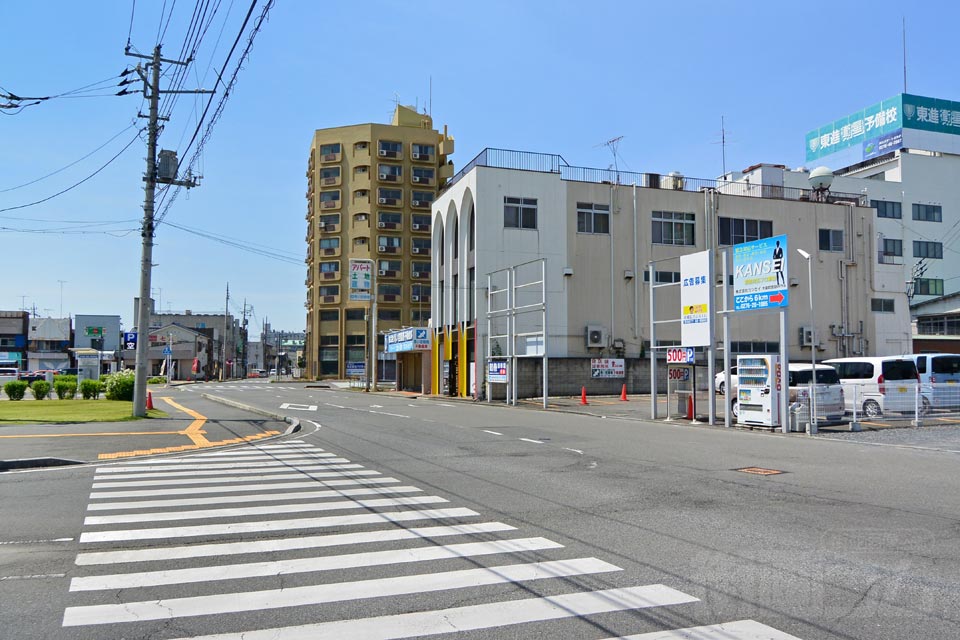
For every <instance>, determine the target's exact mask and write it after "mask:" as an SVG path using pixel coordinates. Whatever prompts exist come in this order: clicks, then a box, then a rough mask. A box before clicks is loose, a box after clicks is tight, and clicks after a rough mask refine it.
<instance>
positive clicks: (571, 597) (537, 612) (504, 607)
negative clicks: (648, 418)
mask: <svg viewBox="0 0 960 640" xmlns="http://www.w3.org/2000/svg"><path fill="white" fill-rule="evenodd" d="M697 601H698V600H697V598H694V597H693V596H689V595H687V594H685V593H682V592H680V591H677V590H676V589H671V588H670V587H666V586H664V585H662V584H654V585H648V586H645V587H630V588H627V589H606V590H604V591H588V592H586V593H568V594H563V595H558V596H549V597H545V598H523V599H520V600H508V601H506V602H491V603H489V604H477V605H468V606H463V607H453V608H450V609H441V610H439V611H418V612H416V613H400V614H396V615H388V616H377V617H373V618H360V619H357V620H334V621H331V622H319V623H316V624H305V625H300V626H296V627H280V628H277V629H261V630H258V631H247V632H245V633H218V634H214V635H209V636H195V637H194V638H193V640H342V639H343V638H363V639H364V640H400V639H401V638H415V637H420V636H428V635H440V634H445V633H450V632H451V631H452V630H456V631H476V630H481V629H491V628H494V627H504V626H508V625H516V624H524V623H529V622H542V621H544V620H562V619H564V618H573V617H578V616H589V615H595V614H599V613H610V612H614V611H630V610H633V609H646V608H649V607H664V606H669V605H676V604H687V603H690V602H697ZM180 640H187V639H186V638H181V639H180ZM729 640H735V639H734V638H730V639H729Z"/></svg>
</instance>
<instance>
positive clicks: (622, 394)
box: [620, 385, 627, 402]
mask: <svg viewBox="0 0 960 640" xmlns="http://www.w3.org/2000/svg"><path fill="white" fill-rule="evenodd" d="M620 399H621V400H623V401H624V402H627V385H623V389H620Z"/></svg>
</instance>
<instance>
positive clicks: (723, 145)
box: [713, 116, 736, 176]
mask: <svg viewBox="0 0 960 640" xmlns="http://www.w3.org/2000/svg"><path fill="white" fill-rule="evenodd" d="M728 142H736V141H735V140H727V120H726V116H720V139H719V140H716V141H714V143H713V144H719V145H720V162H721V168H722V169H723V174H721V175H724V176H725V175H727V143H728Z"/></svg>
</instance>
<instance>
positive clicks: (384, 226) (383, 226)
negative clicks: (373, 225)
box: [377, 222, 387, 229]
mask: <svg viewBox="0 0 960 640" xmlns="http://www.w3.org/2000/svg"><path fill="white" fill-rule="evenodd" d="M377 226H378V227H380V228H381V229H386V228H387V223H386V222H378V223H377Z"/></svg>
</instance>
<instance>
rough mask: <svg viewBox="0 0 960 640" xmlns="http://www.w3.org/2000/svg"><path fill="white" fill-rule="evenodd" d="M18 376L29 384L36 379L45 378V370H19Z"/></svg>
mask: <svg viewBox="0 0 960 640" xmlns="http://www.w3.org/2000/svg"><path fill="white" fill-rule="evenodd" d="M19 377H20V379H21V380H23V381H24V382H26V383H27V384H31V383H33V382H35V381H37V380H46V379H47V376H46V372H44V371H21V372H20V376H19Z"/></svg>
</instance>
